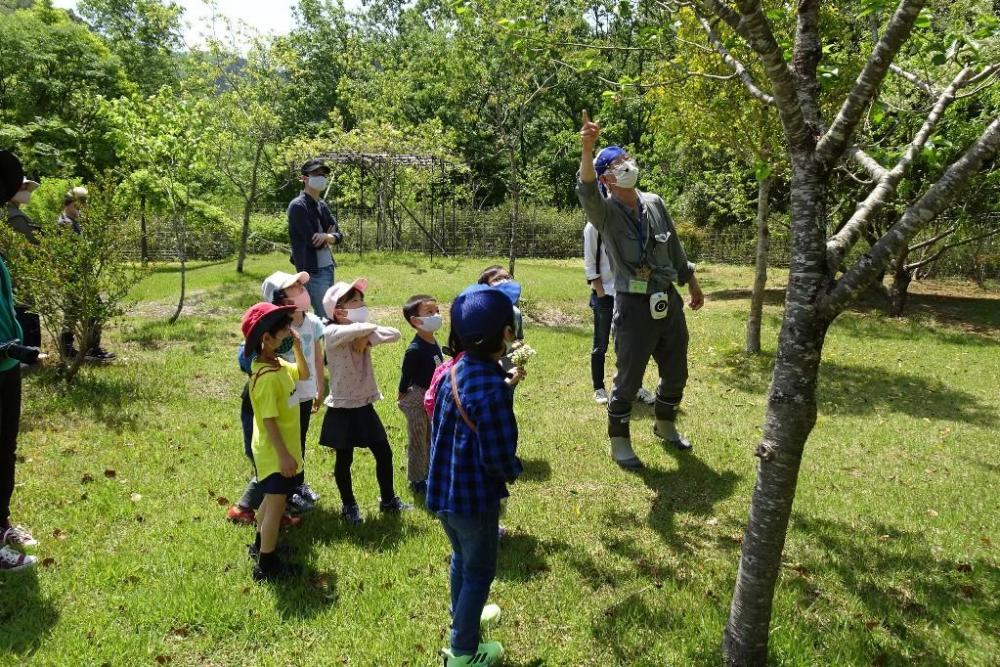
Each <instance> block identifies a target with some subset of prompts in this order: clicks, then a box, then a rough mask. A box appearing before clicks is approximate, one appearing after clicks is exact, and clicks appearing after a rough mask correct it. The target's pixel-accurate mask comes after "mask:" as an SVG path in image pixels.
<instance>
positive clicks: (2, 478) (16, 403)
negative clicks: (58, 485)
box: [0, 364, 21, 528]
mask: <svg viewBox="0 0 1000 667" xmlns="http://www.w3.org/2000/svg"><path fill="white" fill-rule="evenodd" d="M20 429H21V366H20V364H18V365H17V366H14V368H12V369H10V370H9V371H3V372H2V373H0V528H6V527H7V526H8V524H9V521H10V498H11V496H12V495H14V465H15V464H16V462H17V434H18V431H20Z"/></svg>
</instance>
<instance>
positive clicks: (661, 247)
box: [576, 177, 695, 294]
mask: <svg viewBox="0 0 1000 667" xmlns="http://www.w3.org/2000/svg"><path fill="white" fill-rule="evenodd" d="M576 194H577V197H579V199H580V204H582V205H583V210H584V212H585V213H586V214H587V219H588V220H589V221H590V222H591V224H593V225H594V227H596V228H597V231H598V232H600V234H601V238H602V239H603V242H604V247H605V248H606V249H607V252H608V257H609V258H610V259H611V265H612V267H613V268H614V272H615V290H616V291H617V292H620V293H636V291H637V290H635V289H633V287H634V286H635V284H634V283H632V281H633V280H642V277H641V276H640V275H639V274H638V271H639V268H640V267H641V266H647V267H649V269H650V270H651V273H650V276H649V278H648V279H646V290H645V293H646V294H654V293H656V292H665V291H667V290H668V289H669V287H670V284H671V283H677V284H678V285H684V284H686V283H687V281H688V280H689V279H690V278H691V274H692V273H694V268H695V267H694V264H692V263H691V262H689V261H688V258H687V254H686V253H685V252H684V247H683V246H682V245H681V240H680V238H678V236H677V230H676V229H675V228H674V222H673V220H671V219H670V214H669V213H667V207H666V206H664V204H663V200H662V199H661V198H660V197H659V196H658V195H654V194H650V193H648V192H639V193H638V195H639V209H640V210H639V214H638V215H636V212H635V211H633V210H632V209H630V208H629V207H628V206H626V205H625V204H623V203H622V202H620V201H618V200H617V199H615V198H614V197H605V196H604V195H602V194H601V191H600V189H599V188H598V186H597V181H594V182H593V183H584V182H583V181H581V180H579V177H578V178H577V183H576Z"/></svg>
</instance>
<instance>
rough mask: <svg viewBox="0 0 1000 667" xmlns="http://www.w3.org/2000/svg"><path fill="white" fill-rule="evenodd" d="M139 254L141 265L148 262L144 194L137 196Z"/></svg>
mask: <svg viewBox="0 0 1000 667" xmlns="http://www.w3.org/2000/svg"><path fill="white" fill-rule="evenodd" d="M139 255H140V256H141V257H142V265H143V266H146V265H147V264H149V239H147V238H146V195H142V196H140V197H139Z"/></svg>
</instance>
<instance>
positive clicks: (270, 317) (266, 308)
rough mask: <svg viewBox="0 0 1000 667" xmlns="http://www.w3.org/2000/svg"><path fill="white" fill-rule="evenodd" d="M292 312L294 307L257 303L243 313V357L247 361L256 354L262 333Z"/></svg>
mask: <svg viewBox="0 0 1000 667" xmlns="http://www.w3.org/2000/svg"><path fill="white" fill-rule="evenodd" d="M293 312H295V306H276V305H274V304H273V303H258V304H256V305H254V306H251V307H250V309H249V310H247V312H245V313H243V324H242V325H241V327H240V328H241V329H242V330H243V338H244V339H245V340H246V344H245V345H244V346H243V356H244V357H247V358H248V359H249V358H250V355H252V354H254V353H255V352H257V348H259V347H260V341H261V339H262V338H263V337H264V332H265V331H267V330H268V329H269V328H270V327H271V325H272V324H274V323H275V322H276V321H278V318H280V317H283V316H286V315H291V314H292V313H293Z"/></svg>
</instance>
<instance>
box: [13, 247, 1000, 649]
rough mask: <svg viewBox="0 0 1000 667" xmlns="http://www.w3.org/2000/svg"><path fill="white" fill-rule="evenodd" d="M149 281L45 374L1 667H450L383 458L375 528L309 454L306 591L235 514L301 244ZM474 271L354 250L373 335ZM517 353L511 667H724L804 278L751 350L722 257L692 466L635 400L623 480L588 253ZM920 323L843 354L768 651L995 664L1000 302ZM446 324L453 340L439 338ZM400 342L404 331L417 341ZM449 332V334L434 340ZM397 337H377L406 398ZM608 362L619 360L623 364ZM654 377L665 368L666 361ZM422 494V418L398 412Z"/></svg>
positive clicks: (505, 573) (712, 276) (837, 360)
mask: <svg viewBox="0 0 1000 667" xmlns="http://www.w3.org/2000/svg"><path fill="white" fill-rule="evenodd" d="M195 266H196V268H194V270H192V271H191V272H190V275H189V283H188V284H189V291H190V299H189V301H190V305H189V309H188V310H186V311H185V314H184V316H183V318H182V319H181V321H180V322H179V323H178V324H176V325H173V326H170V325H168V324H166V318H167V316H168V315H169V314H170V313H171V312H172V310H173V302H172V299H173V293H174V291H175V289H176V284H177V274H176V272H175V271H174V270H172V269H161V270H160V271H159V272H157V273H155V274H153V275H151V276H150V277H149V278H147V279H146V280H145V281H143V282H142V283H141V284H139V285H137V286H136V287H135V288H134V291H133V296H134V298H135V299H136V300H137V302H138V303H137V305H136V306H135V308H134V309H133V310H132V312H131V313H130V315H129V316H127V317H125V318H123V319H122V320H121V321H119V322H116V323H115V324H114V325H113V326H111V327H109V331H108V336H107V339H108V340H107V343H106V347H108V348H110V349H112V350H114V351H116V352H117V353H118V355H119V360H118V361H117V362H116V363H114V364H112V365H110V366H106V367H97V366H87V367H85V368H84V370H83V371H82V372H81V374H80V376H79V378H78V381H77V382H76V384H75V385H74V386H72V387H70V388H66V387H64V386H62V385H59V384H56V383H54V382H53V381H52V380H51V379H50V378H49V377H48V376H47V375H46V374H45V373H44V372H43V373H39V374H35V375H33V376H31V377H30V378H29V379H28V380H27V383H26V387H25V397H26V398H25V406H24V414H23V419H22V424H23V428H22V435H21V439H20V443H19V455H20V457H21V459H20V465H19V466H18V473H17V474H18V486H17V490H16V493H15V496H14V504H13V518H14V519H15V520H16V521H18V522H20V523H23V524H24V525H26V526H28V527H29V528H31V529H32V530H33V532H34V534H35V536H36V537H37V538H38V539H39V540H40V541H41V545H40V547H39V549H38V552H37V553H38V556H39V558H40V560H41V559H44V560H43V561H42V565H41V566H40V567H39V568H38V569H37V571H36V572H35V573H33V574H28V575H24V576H9V577H6V578H4V579H0V663H2V664H15V663H21V662H28V663H31V664H46V665H47V664H58V665H102V664H108V665H141V664H170V665H244V664H261V665H293V664H295V665H297V664H304V665H330V664H351V665H434V664H439V659H438V658H437V657H436V653H437V650H438V649H439V648H441V647H443V646H445V645H446V643H447V642H446V639H445V636H446V630H447V626H448V602H447V600H448V595H447V563H446V559H447V555H448V548H447V542H446V539H445V537H444V534H443V532H442V530H441V528H440V527H439V525H438V523H437V522H436V520H435V519H434V518H433V517H432V516H430V515H428V514H427V513H425V512H422V511H416V512H412V513H409V514H407V515H405V516H404V517H402V518H401V519H388V518H385V519H384V518H380V517H379V516H378V512H377V490H376V485H375V478H374V477H375V475H374V466H373V461H372V459H371V457H370V456H369V455H368V454H366V453H362V454H359V455H358V456H357V459H356V461H355V466H354V471H355V474H354V478H355V487H356V493H357V495H358V498H359V500H360V502H361V503H362V510H363V512H364V513H365V515H366V517H367V519H368V521H367V522H366V523H365V524H364V526H362V527H360V528H357V529H354V528H349V527H347V526H345V525H344V524H343V523H342V522H341V521H340V520H339V519H338V516H337V514H338V511H339V509H340V505H339V502H338V500H337V493H336V489H335V487H334V484H333V480H332V477H331V471H332V468H333V457H332V455H331V454H330V453H328V452H326V451H323V450H321V448H320V447H318V446H317V445H315V442H316V439H317V437H318V432H319V423H320V419H321V417H322V415H320V416H319V418H314V419H313V424H312V428H311V430H310V436H309V442H310V445H309V447H310V449H309V451H308V456H307V479H308V480H309V481H310V483H311V484H312V485H313V487H314V488H315V489H316V490H317V491H319V492H320V493H322V494H323V499H322V501H321V502H320V506H319V508H318V509H317V510H315V511H314V512H313V513H311V514H310V515H308V516H307V518H306V521H305V522H304V523H303V525H302V526H300V527H298V528H295V529H292V530H290V531H289V532H287V533H285V535H286V536H287V538H286V539H287V540H288V541H290V542H292V543H293V544H295V545H296V546H297V548H298V549H299V554H300V559H301V560H302V561H303V562H304V563H305V564H307V566H308V569H309V571H310V574H309V576H308V577H307V578H306V579H305V580H302V581H296V582H293V583H289V584H287V585H275V586H268V585H257V584H255V583H253V581H252V580H251V578H250V561H249V560H248V559H247V556H246V551H245V548H244V545H245V544H246V543H247V542H248V541H250V539H251V537H252V532H251V529H250V528H246V527H237V526H233V525H231V524H229V523H227V522H226V521H225V520H224V511H225V508H226V507H225V506H227V505H228V504H229V502H230V501H231V500H235V499H236V498H237V497H238V496H239V494H240V492H241V490H242V488H243V485H244V483H245V482H246V479H247V476H248V472H249V465H248V463H247V461H246V460H245V459H244V457H243V453H242V436H241V431H240V425H239V418H238V412H239V393H240V389H241V387H242V384H243V381H244V378H243V377H242V376H241V374H240V372H239V370H238V369H237V367H236V364H235V359H234V352H235V347H236V345H237V343H238V342H239V341H240V335H239V317H240V315H241V313H242V311H243V310H244V309H245V308H246V307H247V306H249V305H250V304H252V303H253V302H254V301H255V300H256V297H257V295H259V286H260V282H261V280H262V279H263V278H264V277H265V276H266V275H267V274H268V273H270V272H272V271H274V270H278V269H281V270H289V264H288V261H287V259H286V258H285V257H282V256H278V255H272V256H267V257H255V258H251V260H250V261H249V263H248V270H247V272H246V273H245V274H244V275H242V276H240V275H238V274H236V273H235V271H234V269H233V266H234V264H233V263H225V264H208V265H195ZM483 266H485V262H484V261H483V260H470V259H462V260H436V261H435V262H433V263H431V262H430V261H429V260H427V259H425V258H422V257H417V256H413V255H392V256H390V255H368V256H365V257H364V258H358V257H357V256H353V255H352V256H343V257H341V258H340V266H339V268H338V271H337V275H338V276H339V277H340V278H349V277H355V276H358V275H365V276H368V277H369V278H371V291H370V293H369V296H368V302H369V305H370V306H372V307H374V317H373V319H374V320H375V321H378V322H379V323H383V324H388V325H392V326H396V327H402V326H403V321H402V315H401V313H400V312H399V310H400V307H401V305H402V303H403V301H404V299H405V298H406V297H407V296H408V295H409V294H411V293H413V292H418V291H419V292H430V293H432V294H434V295H437V296H439V297H440V298H441V299H442V300H448V299H449V297H451V296H452V295H454V294H456V293H457V292H458V291H459V290H460V289H461V288H462V287H463V286H465V285H466V284H468V283H470V282H472V280H473V279H474V278H475V277H476V275H478V272H479V270H480V269H481V268H482V267H483ZM518 278H519V279H520V280H521V281H522V283H523V284H524V298H525V300H526V303H525V311H526V314H527V315H528V316H529V317H528V319H527V322H526V338H527V340H528V342H529V343H530V344H531V345H532V346H533V347H534V348H535V349H536V350H538V356H537V357H536V358H535V359H534V360H533V361H532V363H531V367H530V373H531V374H530V377H529V378H528V379H527V380H526V381H525V383H523V384H522V385H521V387H520V388H519V389H518V392H517V412H518V416H519V422H520V426H521V440H520V446H519V449H520V455H521V458H522V460H523V462H524V467H525V471H526V472H525V475H524V477H523V478H522V480H521V481H519V482H518V483H517V484H515V485H514V486H513V487H512V498H511V501H510V503H509V505H508V508H507V513H506V516H505V518H504V523H505V524H506V525H507V526H508V527H509V528H510V529H511V535H510V536H509V537H508V538H506V539H505V540H504V541H503V542H502V543H501V549H500V563H499V573H498V577H497V581H496V583H495V585H494V589H493V595H492V597H493V600H494V601H496V602H498V603H499V604H500V605H501V606H502V607H503V610H504V617H503V620H502V622H501V624H500V626H499V627H498V628H497V629H496V630H495V631H494V632H493V633H492V636H493V637H494V638H496V639H498V640H500V641H501V642H503V644H504V646H505V647H506V649H507V658H506V661H505V663H504V664H506V665H510V666H516V665H521V666H528V665H657V666H660V665H692V664H696V665H713V664H718V662H719V656H720V653H719V644H720V638H721V633H722V628H723V625H724V623H725V620H726V615H727V613H728V605H729V599H730V595H731V592H732V585H733V581H734V578H735V574H736V568H737V562H738V557H739V541H740V538H741V534H742V528H743V525H744V522H745V517H746V513H747V508H748V502H749V497H750V493H751V491H752V488H753V483H754V472H755V459H754V457H753V451H754V448H755V446H756V443H757V438H758V436H759V431H760V425H761V423H762V421H763V412H764V400H765V399H764V396H765V391H766V389H767V385H768V381H769V377H770V367H771V365H772V362H773V350H774V345H775V341H776V334H777V328H778V326H779V319H780V316H781V292H780V291H779V290H778V289H777V288H778V287H781V285H782V283H783V281H784V276H783V275H781V274H780V272H774V275H773V278H772V281H771V282H772V287H774V288H775V289H773V290H772V292H771V294H770V295H769V297H770V298H769V300H768V304H767V311H766V317H765V332H764V341H765V348H766V352H765V353H764V354H763V355H761V356H760V357H759V358H751V357H748V356H746V355H744V354H743V353H742V352H741V349H742V342H743V331H744V326H745V324H744V323H745V311H746V309H747V307H748V295H747V294H746V292H745V291H744V289H745V287H746V286H748V285H749V284H750V278H751V276H750V270H749V269H745V268H736V267H722V266H707V267H704V268H703V273H702V282H703V285H704V288H705V291H706V292H707V293H709V301H708V303H707V305H706V307H705V309H704V310H702V311H701V312H699V313H694V314H692V313H690V312H688V324H689V327H690V329H691V334H692V336H691V340H692V343H691V352H690V361H691V363H690V366H691V380H690V383H689V387H688V392H687V395H686V400H685V406H684V415H683V417H682V426H683V430H684V431H685V432H686V433H687V434H688V435H689V436H690V437H691V439H692V441H693V442H694V444H695V449H694V451H693V453H690V454H686V455H677V454H675V453H673V452H671V451H666V450H664V449H663V447H661V446H660V445H658V444H657V442H656V441H655V440H654V438H653V436H652V434H651V432H650V429H651V425H652V415H651V413H650V411H649V410H648V409H645V408H642V409H637V410H636V415H637V416H638V418H637V419H636V420H635V422H634V423H633V436H634V441H635V445H636V449H637V451H638V452H639V454H640V455H641V456H643V457H644V458H645V460H646V462H647V464H648V468H647V469H646V470H645V471H643V472H641V473H640V474H628V473H625V472H623V471H621V470H619V469H618V468H617V467H616V466H614V465H612V464H611V463H610V461H609V459H608V457H607V454H606V443H605V413H604V411H603V409H601V408H599V407H598V406H595V404H594V403H593V402H592V400H591V388H590V386H589V385H590V383H589V377H590V375H589V366H588V364H589V352H590V336H591V333H590V319H589V318H590V312H589V310H588V309H587V308H586V296H587V294H586V286H585V285H584V282H583V275H582V269H581V267H580V266H579V265H578V263H577V262H564V261H532V260H527V261H522V262H520V263H519V265H518ZM915 289H916V290H917V291H918V292H921V291H922V292H924V293H918V294H915V295H914V297H913V298H914V303H913V308H912V312H913V315H912V316H911V317H910V318H907V319H903V320H894V319H890V318H887V317H885V316H883V315H880V314H877V313H873V312H867V311H860V310H859V311H854V312H850V313H847V314H846V315H845V316H843V317H842V318H841V319H840V320H839V321H838V322H837V323H836V324H835V325H834V327H833V328H832V330H831V332H830V335H829V337H828V339H827V344H826V353H825V358H824V364H823V371H822V380H821V389H820V400H821V405H820V416H819V421H818V423H817V426H816V429H815V431H814V432H813V435H812V438H811V439H810V442H809V445H808V447H807V451H806V457H805V460H804V463H803V468H802V474H801V477H800V483H799V489H798V497H797V500H796V504H795V510H794V514H793V518H792V522H791V528H790V531H789V535H788V542H787V545H786V549H785V559H786V563H785V568H784V569H783V572H782V576H781V579H780V582H779V586H778V592H777V596H776V603H775V614H774V619H773V621H772V636H771V656H772V662H773V663H774V664H777V665H848V664H851V665H872V664H875V665H909V664H928V665H945V664H949V665H962V664H964V665H996V664H997V660H998V658H997V656H1000V567H998V554H1000V550H998V547H1000V502H998V498H1000V475H998V471H1000V468H998V461H1000V443H998V439H997V435H996V434H997V432H998V424H1000V421H998V420H1000V415H998V400H997V399H998V389H997V387H998V381H997V378H998V377H1000V299H998V297H997V294H996V293H995V292H994V293H992V294H990V293H985V292H980V291H977V290H975V289H973V288H970V287H968V286H964V285H961V284H944V283H937V284H933V285H929V286H924V285H919V284H918V285H916V286H915ZM442 333H444V332H442ZM404 336H406V340H408V338H409V336H410V334H409V333H407V332H406V331H405V330H404ZM442 338H444V336H442ZM404 348H405V343H400V344H397V345H395V346H384V347H379V348H376V349H375V351H374V359H375V365H376V372H377V374H378V376H379V381H380V385H381V388H382V390H383V392H384V393H385V394H386V395H387V396H390V397H391V396H394V393H395V384H396V382H397V381H398V373H399V363H400V359H401V357H402V353H403V350H404ZM610 368H611V364H609V373H610ZM647 376H648V381H647V385H646V386H647V387H652V386H653V384H652V383H653V377H654V372H653V368H652V367H651V368H650V369H649V370H648V371H647ZM378 411H379V414H380V415H381V417H382V419H383V421H384V422H385V424H386V427H387V429H388V433H389V436H390V439H391V442H392V445H393V449H394V453H395V461H396V468H397V487H398V488H399V489H400V492H401V494H402V495H404V497H408V493H404V490H405V473H404V465H405V452H404V446H405V440H406V435H405V422H404V419H403V417H402V414H401V413H400V412H399V410H398V409H397V408H396V407H395V405H394V404H393V402H392V400H385V401H383V402H381V403H380V404H379V405H378Z"/></svg>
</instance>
